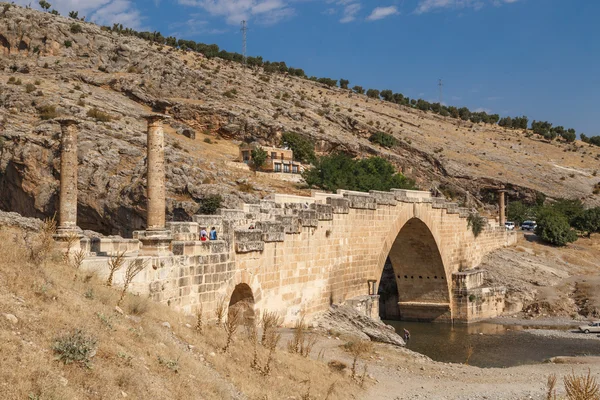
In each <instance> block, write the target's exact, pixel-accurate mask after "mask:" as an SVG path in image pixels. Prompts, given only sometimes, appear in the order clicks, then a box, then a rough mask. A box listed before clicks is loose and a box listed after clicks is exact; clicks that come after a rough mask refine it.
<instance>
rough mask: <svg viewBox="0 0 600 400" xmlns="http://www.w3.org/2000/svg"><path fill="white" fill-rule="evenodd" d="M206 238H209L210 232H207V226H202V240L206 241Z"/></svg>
mask: <svg viewBox="0 0 600 400" xmlns="http://www.w3.org/2000/svg"><path fill="white" fill-rule="evenodd" d="M206 239H208V233H207V232H206V228H202V230H201V231H200V240H201V241H203V242H206Z"/></svg>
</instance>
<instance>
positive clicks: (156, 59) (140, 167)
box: [0, 6, 600, 236]
mask: <svg viewBox="0 0 600 400" xmlns="http://www.w3.org/2000/svg"><path fill="white" fill-rule="evenodd" d="M74 23H77V24H79V25H80V26H81V32H80V33H73V31H72V29H71V26H72V24H74ZM75 31H77V30H75ZM0 35H1V36H0V142H1V143H0V144H1V146H0V209H4V210H10V211H17V212H20V213H22V214H23V215H26V216H32V217H43V216H49V215H52V214H54V213H55V212H56V211H57V206H58V187H59V183H58V177H59V173H58V171H59V163H60V162H59V158H58V157H59V141H58V139H59V131H60V130H59V127H58V124H56V123H53V122H52V121H51V119H52V117H54V116H55V115H62V116H71V117H75V118H78V119H80V120H81V121H82V123H81V124H80V125H79V130H80V131H79V137H78V145H79V150H78V161H79V176H78V189H79V200H78V209H79V212H78V224H79V225H80V226H81V227H82V228H84V229H92V230H95V231H99V232H102V233H106V234H117V233H118V234H121V235H124V236H128V235H130V233H131V232H132V231H133V230H137V229H144V228H145V207H146V201H145V193H146V177H145V171H146V165H145V163H146V160H145V146H146V125H145V121H144V120H143V119H142V118H141V117H142V115H144V114H147V113H148V112H149V111H150V110H155V111H160V112H166V113H168V114H169V115H170V116H171V117H172V119H171V120H170V122H169V126H165V134H166V138H167V143H166V149H165V158H166V191H167V220H185V219H189V218H190V216H191V215H192V214H194V213H195V212H196V211H197V210H198V207H199V205H200V204H201V202H202V200H203V199H204V198H205V197H206V196H208V195H211V194H220V195H222V196H223V197H224V200H225V201H224V206H226V207H235V206H237V205H239V204H241V203H242V202H253V201H256V200H257V198H258V195H260V194H261V193H256V192H255V193H245V192H241V191H239V190H237V185H236V183H235V180H236V179H237V176H235V174H234V172H233V170H232V169H228V167H227V166H226V160H229V161H231V160H233V159H234V158H235V156H234V155H233V154H232V153H233V152H230V153H228V154H226V155H224V154H221V152H222V149H219V150H215V151H213V152H212V153H211V150H210V147H209V145H208V144H206V145H205V144H204V142H203V140H204V139H205V138H206V137H205V136H204V135H210V137H212V138H214V137H215V136H217V137H220V138H221V139H222V141H224V140H229V141H235V142H236V143H238V142H239V141H257V142H259V143H261V144H265V145H267V144H269V145H273V144H275V145H278V144H279V142H280V139H281V135H282V133H283V132H286V131H294V132H299V133H301V134H303V135H305V136H306V137H310V138H311V139H313V140H314V142H315V144H316V148H317V150H318V151H321V152H327V153H328V152H333V151H344V152H347V153H349V154H352V155H355V156H369V155H380V156H383V157H385V158H387V159H389V160H390V161H392V162H393V163H394V164H395V165H397V166H398V168H399V169H401V170H402V171H403V172H405V173H406V174H407V175H409V176H410V177H411V178H414V179H416V180H417V182H418V184H419V185H420V186H421V188H423V189H429V188H433V189H436V188H440V189H442V191H443V192H444V193H446V194H450V195H457V196H464V195H465V193H466V192H469V193H471V194H472V196H471V197H470V198H471V199H472V200H473V201H474V202H479V203H480V204H481V201H482V200H488V201H489V202H490V203H494V202H495V201H494V199H489V198H488V197H489V196H488V194H489V193H493V192H494V191H495V190H496V189H497V188H499V187H507V188H508V190H509V196H510V197H511V198H512V199H514V198H515V197H520V198H530V199H531V198H534V197H535V194H536V192H543V193H546V194H547V195H549V196H551V197H578V198H582V199H584V200H585V201H586V202H587V203H588V204H591V205H592V204H599V203H600V196H598V195H592V190H593V186H594V184H596V183H598V179H596V178H594V175H593V172H594V171H593V169H594V168H597V167H594V166H597V160H595V159H594V157H596V153H597V152H595V151H590V150H588V149H587V148H586V149H585V150H584V149H583V147H580V148H579V149H578V150H577V151H575V152H566V151H565V152H563V151H562V150H561V149H560V148H559V150H556V148H557V146H556V145H552V144H543V143H541V142H540V141H539V140H533V139H527V138H524V136H523V134H522V133H521V132H514V133H510V132H508V133H507V132H504V131H503V130H501V129H500V128H498V127H491V126H484V125H476V126H473V124H470V123H464V122H460V121H457V120H453V119H449V118H443V117H440V116H433V115H431V114H425V113H423V112H421V111H418V110H414V109H410V108H405V107H399V106H397V105H393V104H390V103H383V102H381V101H378V100H373V99H367V98H366V97H365V96H358V95H355V94H352V93H350V92H349V91H345V90H341V89H330V88H325V87H324V86H322V85H320V84H317V83H314V82H311V81H307V80H302V79H299V78H292V77H288V76H285V75H280V74H275V75H268V74H265V73H264V72H263V71H262V70H250V71H247V72H244V71H243V69H242V68H241V67H240V66H239V65H238V64H234V63H229V62H225V61H223V60H218V59H214V60H207V59H206V58H205V57H203V56H202V55H200V54H197V53H190V52H188V53H186V52H184V51H181V50H176V49H173V48H170V47H167V46H158V45H151V44H150V43H149V42H147V41H144V40H141V39H138V38H135V37H129V36H124V35H119V34H117V33H112V32H108V31H105V30H102V29H101V28H100V27H99V26H96V25H93V24H90V23H85V22H81V21H77V22H75V21H74V20H72V19H69V18H66V17H57V16H54V15H51V14H49V13H41V12H37V11H34V10H27V9H24V8H20V7H16V6H13V7H10V8H9V9H8V10H7V11H6V12H4V13H3V14H1V11H0ZM67 43H69V45H67ZM10 78H14V80H13V82H12V83H9V79H10ZM18 80H20V81H21V84H20V85H18V84H16V83H17V81H18ZM28 84H29V85H28ZM232 89H235V90H236V94H234V95H229V96H225V95H224V93H227V92H228V91H231V90H232ZM96 109H97V110H100V111H101V112H103V113H107V114H108V115H109V116H110V118H109V120H106V119H104V120H102V118H98V114H97V113H96V116H94V114H93V113H92V111H94V110H96ZM377 131H384V132H388V133H391V134H393V135H395V136H396V137H397V138H398V139H399V141H400V144H399V145H398V146H397V147H396V148H394V149H385V148H382V147H380V146H378V145H376V144H373V143H371V142H370V141H369V137H370V136H371V134H373V133H375V132H377ZM511 135H512V136H511ZM508 137H510V138H511V139H510V140H512V142H510V143H508V142H507V143H503V142H501V141H503V140H509V139H507V138H508ZM179 138H181V139H179ZM192 138H194V139H192ZM505 138H506V139H505ZM521 139H522V142H521ZM517 140H518V144H516V143H517ZM186 141H188V142H186ZM190 141H193V142H190ZM182 143H184V144H183V145H182ZM190 143H194V145H193V146H191V145H189V144H190ZM492 143H493V144H494V145H493V146H492ZM509 144H510V147H509ZM201 146H205V150H206V151H205V152H204V153H203V154H198V152H197V151H196V150H197V149H198V148H199V147H201ZM535 146H537V147H535ZM540 146H541V147H540ZM544 146H545V147H544ZM192 147H194V148H192ZM552 149H554V150H552ZM545 151H547V152H550V151H557V152H558V153H557V154H560V155H548V157H541V156H540V154H544V152H545ZM584 151H585V154H584ZM548 154H550V153H548ZM219 157H220V158H219ZM561 157H562V158H564V159H565V161H561ZM569 157H570V158H572V160H571V159H570V160H569V161H568V162H567V158H569ZM217 159H219V161H218V162H217V161H216V160H217ZM561 162H563V163H564V164H565V168H568V169H564V170H559V169H557V168H558V167H557V166H556V165H558V164H560V163H561ZM559 167H561V168H562V166H561V165H559ZM574 168H575V169H574ZM565 171H566V172H565ZM573 171H574V172H573ZM561 174H570V175H573V177H569V178H568V179H562V180H561V179H560V178H561V176H562V175H561ZM570 175H569V176H570ZM563 178H564V177H563ZM260 185H262V186H261V187H262V188H264V190H263V191H262V192H263V194H264V193H266V192H268V190H272V189H271V188H269V187H268V185H265V184H264V183H260Z"/></svg>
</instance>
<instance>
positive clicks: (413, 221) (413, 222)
mask: <svg viewBox="0 0 600 400" xmlns="http://www.w3.org/2000/svg"><path fill="white" fill-rule="evenodd" d="M432 225H433V223H432V222H431V221H429V225H428V224H427V223H426V222H425V221H423V220H421V219H420V218H417V217H414V216H413V217H411V218H408V219H407V220H406V222H404V224H403V225H402V226H401V228H400V229H399V231H398V233H397V234H395V237H393V239H391V240H389V241H388V242H386V244H385V245H384V253H383V254H382V255H383V260H384V262H382V263H381V264H382V265H380V266H378V268H379V274H378V275H377V279H378V289H379V288H385V287H388V288H390V287H396V288H397V304H398V313H399V314H398V315H397V316H398V317H399V318H400V319H408V320H437V319H450V318H451V311H450V309H451V307H450V303H451V291H450V287H451V285H450V284H451V282H449V280H450V278H449V276H448V273H447V268H446V267H445V262H444V257H443V255H442V253H441V251H440V248H441V247H440V245H439V242H438V240H437V239H436V236H438V235H436V233H437V232H435V229H433V230H432V228H431V227H430V226H432ZM392 235H393V233H392ZM387 243H391V245H389V246H388V245H387ZM380 258H381V257H380ZM386 264H387V269H386V268H384V266H385V265H386ZM392 274H393V276H392ZM382 277H383V278H384V279H394V280H395V285H393V283H394V282H389V281H388V282H382V281H381V279H382ZM387 294H388V295H389V293H387ZM388 297H389V296H388ZM392 298H393V297H392ZM386 300H387V298H384V301H386ZM392 301H393V300H392ZM382 307H385V308H386V310H387V311H388V314H389V311H390V305H389V304H384V305H382Z"/></svg>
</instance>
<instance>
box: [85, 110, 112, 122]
mask: <svg viewBox="0 0 600 400" xmlns="http://www.w3.org/2000/svg"><path fill="white" fill-rule="evenodd" d="M86 115H87V116H88V117H90V118H94V119H95V120H96V121H100V122H110V121H111V120H112V117H111V116H110V115H109V114H107V113H105V112H103V111H100V110H99V109H97V108H96V107H94V108H92V109H91V110H89V111H88V112H87V114H86Z"/></svg>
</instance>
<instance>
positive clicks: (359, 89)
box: [352, 85, 365, 94]
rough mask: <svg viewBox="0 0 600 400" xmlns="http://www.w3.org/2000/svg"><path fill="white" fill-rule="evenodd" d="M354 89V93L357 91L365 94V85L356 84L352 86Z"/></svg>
mask: <svg viewBox="0 0 600 400" xmlns="http://www.w3.org/2000/svg"><path fill="white" fill-rule="evenodd" d="M352 90H353V91H354V93H356V94H365V89H363V87H362V86H358V85H356V86H354V87H353V88H352Z"/></svg>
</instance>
